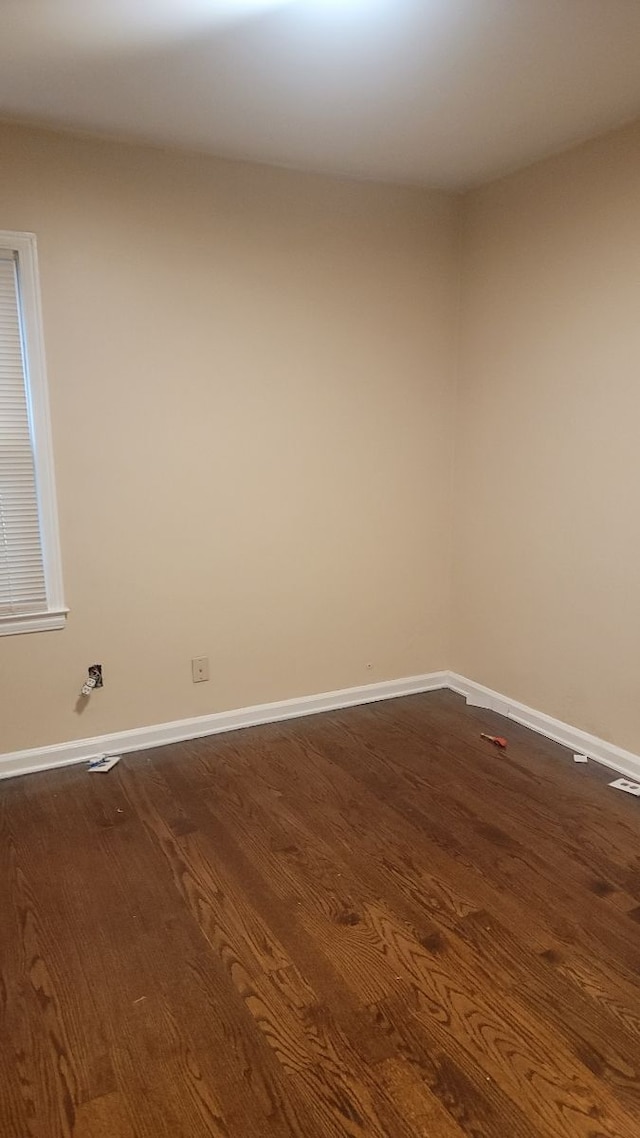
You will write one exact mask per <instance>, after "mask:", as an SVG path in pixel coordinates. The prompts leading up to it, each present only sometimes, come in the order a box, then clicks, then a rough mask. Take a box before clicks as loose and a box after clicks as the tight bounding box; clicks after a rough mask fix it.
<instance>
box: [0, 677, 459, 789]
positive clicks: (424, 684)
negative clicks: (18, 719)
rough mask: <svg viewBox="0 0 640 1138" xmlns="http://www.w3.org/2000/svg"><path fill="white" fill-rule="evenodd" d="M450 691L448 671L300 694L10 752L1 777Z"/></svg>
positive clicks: (0, 759)
mask: <svg viewBox="0 0 640 1138" xmlns="http://www.w3.org/2000/svg"><path fill="white" fill-rule="evenodd" d="M445 687H448V673H447V672H430V673H428V674H426V675H423V676H408V677H406V678H404V679H400V680H386V681H384V682H383V683H378V684H364V685H363V686H362V687H357V688H343V689H342V690H341V691H331V692H322V693H321V694H320V695H309V696H300V697H299V698H297V699H284V700H280V701H278V702H277V703H261V704H257V705H256V706H254V707H242V708H239V709H238V710H237V711H219V712H214V713H213V714H212V715H201V716H198V717H197V718H194V719H178V720H176V721H175V722H174V723H160V724H156V725H155V726H152V727H134V728H132V729H131V730H130V731H116V732H115V733H114V734H112V735H98V736H96V738H94V739H77V740H76V741H75V742H72V743H57V744H54V745H53V746H51V747H35V748H33V749H31V750H28V751H13V752H10V753H8V754H4V755H0V779H2V778H13V777H15V776H16V775H21V774H31V773H35V772H36V771H44V770H50V769H52V768H53V767H66V766H69V765H70V764H71V763H82V762H87V760H89V759H95V758H97V757H98V755H104V754H108V755H116V754H117V755H122V754H126V753H127V752H129V751H144V750H148V749H149V748H150V747H163V746H165V744H167V743H180V742H183V741H184V740H185V739H200V738H202V737H203V736H205V735H217V734H219V733H220V732H222V731H237V730H239V729H240V728H242V727H256V726H257V725H258V724H259V723H277V722H278V721H279V720H282V719H296V718H298V717H300V716H303V715H315V714H317V713H318V712H322V711H333V710H336V709H337V708H340V707H352V706H354V705H355V704H360V703H374V702H375V701H376V700H381V699H395V698H396V697H397V696H402V695H415V694H417V693H418V692H425V691H436V690H437V689H438V688H445Z"/></svg>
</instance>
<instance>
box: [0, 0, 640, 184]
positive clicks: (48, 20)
mask: <svg viewBox="0 0 640 1138" xmlns="http://www.w3.org/2000/svg"><path fill="white" fill-rule="evenodd" d="M0 19H1V20H2V33H1V35H0V115H1V116H3V117H5V118H11V117H18V118H23V119H28V120H31V121H37V122H50V123H52V124H56V125H61V126H69V127H74V128H82V129H88V130H92V131H96V132H104V133H108V134H110V135H118V136H122V137H131V138H139V139H144V140H147V141H150V142H156V143H167V144H175V145H179V146H182V147H187V148H190V149H198V150H204V151H210V152H212V153H215V154H221V155H226V156H230V157H240V158H250V159H256V160H259V161H265V162H273V163H279V164H284V165H288V166H298V167H301V168H305V169H314V170H325V171H330V172H335V173H347V174H353V175H356V176H358V177H366V178H379V179H384V180H391V181H408V182H419V183H425V184H428V185H432V186H443V187H448V188H455V189H461V188H464V187H467V186H470V185H473V184H476V183H478V182H481V181H484V180H486V179H488V178H491V177H494V176H496V175H498V174H501V173H503V172H505V171H507V170H510V169H513V168H515V167H517V166H520V165H524V164H526V163H528V162H531V161H533V160H534V159H536V158H538V157H540V156H542V155H544V154H548V153H550V152H552V151H554V150H558V149H561V148H562V147H563V146H566V145H569V144H571V143H572V142H574V141H577V140H579V139H582V138H586V137H589V136H591V135H594V134H597V133H600V132H601V131H604V130H606V129H608V128H609V127H611V126H614V125H617V124H618V123H619V122H622V121H624V120H626V119H630V118H633V117H635V116H636V115H640V0H0Z"/></svg>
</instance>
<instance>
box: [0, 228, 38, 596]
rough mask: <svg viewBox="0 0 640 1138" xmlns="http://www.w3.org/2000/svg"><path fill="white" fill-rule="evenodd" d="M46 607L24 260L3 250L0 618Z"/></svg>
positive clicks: (0, 307) (0, 291) (0, 296)
mask: <svg viewBox="0 0 640 1138" xmlns="http://www.w3.org/2000/svg"><path fill="white" fill-rule="evenodd" d="M46 608H47V592H46V585H45V574H44V564H43V556H42V543H41V536H40V519H39V514H38V497H37V492H36V479H35V468H34V458H33V443H32V437H31V427H30V419H29V403H28V397H27V375H26V365H25V353H24V346H23V335H22V326H21V314H20V288H19V280H18V260H17V256H16V254H15V253H12V252H11V250H9V249H2V248H0V616H7V615H11V614H13V613H24V614H28V613H37V612H43V611H45V610H46Z"/></svg>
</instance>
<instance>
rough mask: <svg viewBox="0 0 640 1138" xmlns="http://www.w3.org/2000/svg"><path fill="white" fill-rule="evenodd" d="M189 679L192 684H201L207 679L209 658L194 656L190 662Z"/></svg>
mask: <svg viewBox="0 0 640 1138" xmlns="http://www.w3.org/2000/svg"><path fill="white" fill-rule="evenodd" d="M191 678H192V680H193V682H194V684H202V683H204V681H205V680H208V679H209V657H208V656H196V657H195V659H193V660H192V661H191Z"/></svg>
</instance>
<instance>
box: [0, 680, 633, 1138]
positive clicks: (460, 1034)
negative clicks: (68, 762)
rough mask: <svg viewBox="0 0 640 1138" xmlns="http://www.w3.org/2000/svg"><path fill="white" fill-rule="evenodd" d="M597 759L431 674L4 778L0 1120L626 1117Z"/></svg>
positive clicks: (432, 1137) (622, 855)
mask: <svg viewBox="0 0 640 1138" xmlns="http://www.w3.org/2000/svg"><path fill="white" fill-rule="evenodd" d="M501 725H502V726H501ZM482 730H489V731H491V732H492V733H499V734H503V733H505V731H506V732H507V734H508V736H509V747H508V750H507V752H506V754H501V753H498V752H497V751H495V750H494V749H493V748H491V747H490V746H489V745H486V744H484V743H483V742H482V740H481V739H480V738H479V736H480V732H481V731H482ZM607 777H608V772H605V771H603V770H601V769H600V768H598V767H597V766H596V765H595V764H592V763H591V764H589V765H588V767H587V768H575V767H574V765H573V764H572V762H571V758H570V755H568V754H567V752H566V751H564V749H563V748H561V747H559V746H558V745H557V744H554V743H552V742H550V741H548V740H543V739H541V738H539V737H537V736H534V735H532V734H531V733H530V732H528V731H527V730H526V729H525V728H522V727H520V726H519V725H517V724H515V723H512V722H509V723H508V724H507V725H506V726H505V725H504V721H503V720H501V719H500V718H499V717H497V716H496V715H495V713H492V712H487V711H484V710H483V709H472V708H466V707H465V705H464V702H463V701H462V700H461V699H460V697H457V696H455V695H454V694H453V693H450V692H434V693H430V694H427V695H421V696H413V697H409V698H407V699H404V700H395V701H389V702H387V703H381V704H377V705H370V706H367V707H361V708H351V709H348V710H344V711H337V712H333V713H331V714H327V715H323V716H317V717H312V718H310V719H308V720H297V721H291V722H289V723H286V724H271V725H265V726H264V727H261V728H256V729H251V730H246V731H243V732H237V733H233V734H230V735H226V736H218V737H212V738H210V739H203V740H200V741H198V742H189V743H184V744H178V745H176V746H175V747H168V748H163V749H158V750H157V751H154V752H146V753H144V754H141V755H137V756H136V755H132V756H129V757H127V758H126V759H124V760H123V761H122V762H121V763H120V764H119V766H117V767H115V768H114V769H113V771H112V772H110V773H109V774H108V775H106V776H100V777H96V776H88V775H87V773H86V771H85V770H84V769H81V768H70V769H68V770H60V771H53V772H48V773H45V774H42V775H37V776H33V777H31V778H29V779H23V780H15V781H13V782H10V783H4V784H2V785H0V906H1V913H2V920H1V921H0V1138H106V1135H109V1138H183V1136H184V1138H207V1136H211V1138H267V1136H271V1138H327V1136H329V1138H334V1136H335V1138H345V1136H348V1138H464V1136H466V1138H637V1133H638V1122H637V1120H638V1118H639V1117H640V987H639V984H638V977H639V973H640V920H639V919H638V914H639V913H640V846H639V844H638V819H639V817H640V815H639V814H638V809H639V806H638V802H637V800H629V799H626V798H625V796H624V795H615V794H614V793H613V792H612V791H611V790H609V788H608V786H607ZM609 780H610V776H609Z"/></svg>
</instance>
